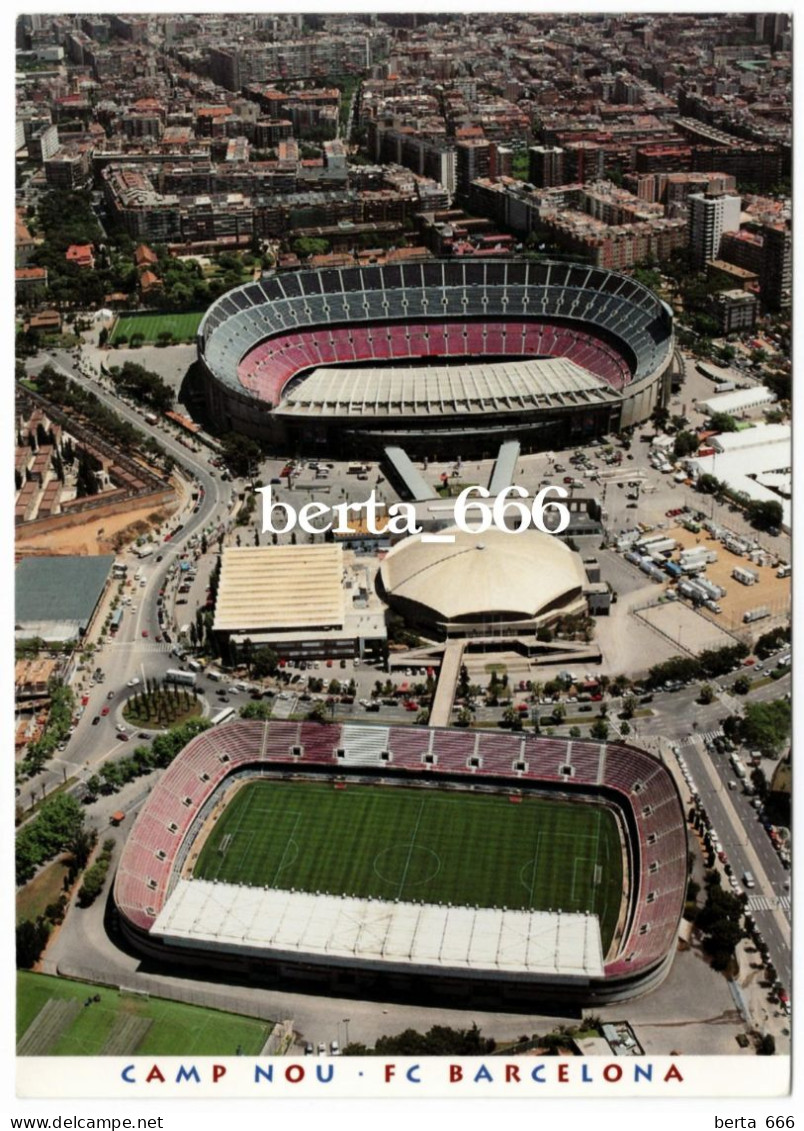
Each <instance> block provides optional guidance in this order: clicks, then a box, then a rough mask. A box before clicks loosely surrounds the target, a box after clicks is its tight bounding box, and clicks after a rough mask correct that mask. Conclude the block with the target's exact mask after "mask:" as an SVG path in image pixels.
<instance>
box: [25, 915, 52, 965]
mask: <svg viewBox="0 0 804 1131" xmlns="http://www.w3.org/2000/svg"><path fill="white" fill-rule="evenodd" d="M49 934H50V927H49V926H48V924H47V923H46V922H45V920H44V919H42V918H39V919H37V920H36V922H32V921H31V920H30V919H23V920H22V922H21V923H18V924H17V969H18V970H30V969H31V967H32V966H34V965H35V963H37V962H38V961H39V958H40V957H41V955H42V951H43V950H44V949H45V947H46V946H47V940H48V935H49Z"/></svg>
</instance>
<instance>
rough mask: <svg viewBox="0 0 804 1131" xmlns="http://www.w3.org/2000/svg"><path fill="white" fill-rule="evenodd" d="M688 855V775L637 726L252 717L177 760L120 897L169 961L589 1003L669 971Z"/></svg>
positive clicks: (130, 855)
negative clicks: (579, 729)
mask: <svg viewBox="0 0 804 1131" xmlns="http://www.w3.org/2000/svg"><path fill="white" fill-rule="evenodd" d="M686 873H687V846H686V830H685V824H684V814H683V809H682V806H681V801H680V798H679V795H678V792H677V790H676V787H675V784H674V782H673V779H672V777H671V775H670V774H669V773H668V771H667V770H666V769H665V768H664V766H663V765H662V764H661V763H660V762H658V761H657V760H656V759H655V758H653V757H652V756H651V755H649V754H647V753H645V752H644V751H640V750H638V749H636V748H635V747H631V746H626V745H625V744H620V743H609V744H600V743H594V742H586V741H580V740H572V741H570V740H559V739H550V738H535V737H532V736H523V735H521V734H520V735H516V734H499V733H482V732H477V733H472V732H467V731H461V730H450V729H448V728H437V727H436V728H422V727H400V726H397V727H394V726H390V727H389V726H367V725H360V724H343V725H336V724H329V725H327V724H318V723H294V722H290V721H288V722H282V721H278V720H277V721H272V722H269V723H256V722H242V721H241V722H237V723H230V724H226V725H224V726H220V727H213V728H212V729H211V730H208V731H206V732H204V733H202V734H201V735H199V736H197V738H195V739H193V740H192V742H190V743H189V745H188V746H187V747H186V748H185V750H184V751H183V752H182V753H181V754H180V755H179V757H178V758H177V759H176V760H175V761H174V762H173V763H172V765H171V766H170V767H169V768H168V770H167V771H166V772H165V774H164V776H163V777H162V779H161V780H160V782H159V783H158V785H157V786H156V787H155V788H154V790H153V791H152V793H151V795H150V796H149V798H148V800H147V802H146V804H145V806H144V808H143V810H142V812H141V813H140V815H139V817H138V819H137V821H136V823H135V825H134V827H133V829H132V832H131V834H130V836H129V838H128V840H127V842H126V846H125V849H124V852H123V855H122V858H121V861H120V865H119V868H118V872H117V876H116V879H115V889H114V897H115V902H116V904H117V907H118V910H119V912H120V917H121V919H120V922H121V925H122V928H123V931H124V933H125V935H126V936H127V937H128V938H129V940H130V941H131V942H132V943H133V944H134V945H135V946H136V947H137V948H138V949H139V950H141V951H142V952H144V953H145V954H148V955H151V956H152V957H158V958H159V960H160V961H161V962H162V963H164V962H168V963H173V964H175V965H176V966H185V965H191V966H200V967H202V968H206V969H210V970H213V969H214V970H217V971H220V970H224V971H229V972H230V973H232V974H234V975H236V976H242V975H244V974H247V975H248V976H249V977H252V978H255V979H258V980H260V981H265V982H268V983H269V984H281V985H298V986H301V987H302V988H305V989H310V988H317V989H318V990H320V991H325V992H334V993H338V994H346V995H348V994H355V995H361V996H371V995H373V994H392V995H397V996H398V995H402V996H405V997H410V995H411V994H420V993H427V994H430V995H432V996H436V997H439V998H441V999H443V1000H444V1001H452V1002H456V1003H460V1002H466V1003H471V1002H475V1001H480V1000H486V1001H488V1000H494V1001H499V1002H500V1003H503V1002H505V1003H508V1004H509V1005H512V1006H518V1005H520V1004H522V1005H527V1004H533V1003H535V1002H542V1003H543V1002H544V1001H545V1000H548V999H549V1000H560V1001H562V1002H565V1003H566V1002H573V1003H575V1004H580V1005H586V1004H590V1003H593V1002H602V1001H608V1000H619V999H624V998H628V997H631V996H633V995H634V994H635V993H641V992H645V991H646V990H647V989H650V988H652V987H653V986H655V985H657V984H658V983H659V982H660V981H661V980H662V979H663V978H664V976H665V975H666V972H667V970H668V968H669V965H670V963H671V962H672V956H673V951H674V944H675V936H676V930H677V927H678V923H679V919H680V915H681V912H682V910H683V901H684V896H685V891H686Z"/></svg>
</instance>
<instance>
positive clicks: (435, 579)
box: [380, 527, 586, 621]
mask: <svg viewBox="0 0 804 1131" xmlns="http://www.w3.org/2000/svg"><path fill="white" fill-rule="evenodd" d="M442 533H444V534H451V535H453V536H454V539H455V541H454V542H453V543H451V544H447V543H443V542H441V543H439V542H424V541H422V535H420V534H417V535H414V536H413V537H411V538H406V539H405V540H404V541H403V542H400V543H399V544H398V545H396V546H395V547H394V548H393V550H391V552H390V553H389V554H388V556H387V557H386V558H385V560H384V561H383V563H382V566H381V567H380V576H381V579H382V584H383V588H384V590H385V593H386V595H387V597H388V599H389V601H390V602H391V603H392V604H393V602H394V599H395V598H396V599H399V600H400V601H405V602H413V603H415V604H416V605H419V606H422V607H423V608H426V609H429V610H431V611H432V614H433V616H434V617H435V618H436V619H438V620H450V621H452V620H458V619H462V620H466V619H468V620H471V619H478V620H480V619H484V618H486V617H488V616H489V615H496V614H503V615H505V616H507V618H508V619H523V620H524V619H528V618H532V617H536V616H538V615H539V614H540V612H542V611H543V610H544V609H546V608H547V607H548V606H551V605H554V603H555V602H557V601H560V598H561V597H562V596H563V595H564V594H566V595H567V597H568V598H569V596H570V594H573V593H574V594H577V592H578V590H579V589H581V588H583V586H584V584H585V580H586V576H585V574H584V570H583V564H582V562H581V558H580V555H579V554H577V553H576V552H575V551H573V550H570V549H569V547H568V546H566V545H565V544H564V543H563V542H562V541H560V539H558V538H557V537H555V535H553V534H542V533H541V532H540V531H538V530H524V531H522V532H521V533H519V534H514V533H508V532H507V531H504V530H498V529H496V528H492V529H490V530H487V531H485V532H484V533H482V534H471V533H468V532H467V531H463V530H460V529H459V528H458V527H450V529H449V530H448V531H443V532H442Z"/></svg>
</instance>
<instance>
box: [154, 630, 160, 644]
mask: <svg viewBox="0 0 804 1131" xmlns="http://www.w3.org/2000/svg"><path fill="white" fill-rule="evenodd" d="M154 640H155V641H156V642H157V644H161V643H162V634H161V632H158V633H157V634H156V636H155V637H154Z"/></svg>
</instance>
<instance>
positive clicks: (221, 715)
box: [210, 707, 237, 727]
mask: <svg viewBox="0 0 804 1131" xmlns="http://www.w3.org/2000/svg"><path fill="white" fill-rule="evenodd" d="M236 713H237V712H236V711H235V709H234V707H224V708H223V710H222V711H218V713H217V715H213V716H212V718H211V720H210V722H211V723H212V726H214V727H217V726H220V725H221V723H228V722H229V719H233V718H234V717H235V715H236Z"/></svg>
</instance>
